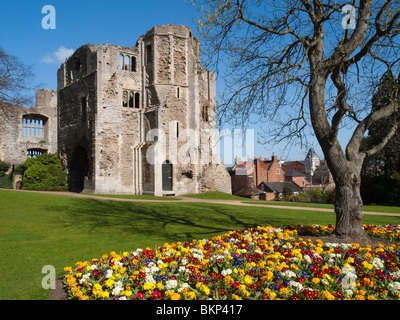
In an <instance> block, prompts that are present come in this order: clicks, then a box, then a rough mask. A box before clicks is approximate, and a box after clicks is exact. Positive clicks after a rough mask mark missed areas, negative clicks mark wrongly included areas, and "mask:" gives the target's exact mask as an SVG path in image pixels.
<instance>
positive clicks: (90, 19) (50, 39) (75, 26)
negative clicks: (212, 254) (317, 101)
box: [0, 0, 323, 164]
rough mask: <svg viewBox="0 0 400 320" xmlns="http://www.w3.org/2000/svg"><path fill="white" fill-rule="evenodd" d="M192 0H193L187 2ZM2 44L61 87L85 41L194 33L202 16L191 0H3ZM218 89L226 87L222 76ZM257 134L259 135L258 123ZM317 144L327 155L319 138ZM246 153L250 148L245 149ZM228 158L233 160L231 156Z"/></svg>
mask: <svg viewBox="0 0 400 320" xmlns="http://www.w3.org/2000/svg"><path fill="white" fill-rule="evenodd" d="M186 2H188V3H186ZM0 3H1V10H0V46H1V47H3V49H4V50H5V51H6V52H8V53H9V54H12V55H15V56H17V57H18V58H19V59H21V60H22V61H23V62H24V63H26V64H27V65H31V66H32V67H33V71H34V73H35V75H36V79H35V80H36V83H37V84H40V85H41V86H42V87H46V88H50V89H54V90H55V89H57V69H58V68H59V67H60V64H61V62H63V61H64V59H65V58H66V57H67V56H68V55H69V54H71V53H72V52H73V51H74V50H76V49H77V48H78V47H80V46H81V45H84V44H87V43H93V44H103V43H110V44H116V45H122V46H134V45H135V43H136V40H137V39H138V38H139V36H140V35H142V34H144V33H145V32H146V31H147V30H149V29H151V28H152V27H153V26H155V25H162V24H167V23H168V24H184V25H188V26H189V27H190V28H191V29H192V31H193V34H194V36H197V35H198V32H197V30H196V22H195V21H196V18H197V17H198V16H199V14H198V12H197V11H196V9H195V8H193V7H192V6H191V5H190V1H187V0H186V1H185V0H140V1H139V0H131V1H121V0H114V1H105V0H96V1H94V0H80V1H77V0H46V1H42V0H25V1H22V0H13V1H11V0H0ZM45 5H52V6H53V7H54V8H55V10H56V28H55V29H54V30H53V29H47V30H46V29H43V28H42V19H43V18H44V17H45V16H46V14H45V13H42V8H43V6H45ZM217 91H223V82H222V81H221V80H219V81H218V84H217ZM254 129H256V132H255V139H256V138H257V128H254ZM310 141H311V142H312V146H313V147H314V148H315V150H316V152H317V154H318V155H319V156H320V157H321V158H322V157H323V154H322V152H321V149H320V148H319V146H318V143H317V142H316V141H315V139H313V138H311V139H310ZM254 152H255V156H267V157H271V155H272V153H273V152H275V154H276V155H277V156H278V157H279V158H281V157H286V158H288V159H290V160H303V159H304V157H305V155H306V153H307V150H304V149H303V150H301V149H300V148H299V147H298V146H292V148H291V149H290V152H289V151H288V149H287V148H286V145H285V144H282V145H280V146H272V145H260V144H257V143H256V142H255V148H254ZM243 155H245V151H243ZM225 164H227V163H226V162H225Z"/></svg>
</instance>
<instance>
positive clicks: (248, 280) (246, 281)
mask: <svg viewBox="0 0 400 320" xmlns="http://www.w3.org/2000/svg"><path fill="white" fill-rule="evenodd" d="M244 283H245V284H247V285H250V284H252V283H253V278H252V277H251V276H249V275H246V276H245V277H244Z"/></svg>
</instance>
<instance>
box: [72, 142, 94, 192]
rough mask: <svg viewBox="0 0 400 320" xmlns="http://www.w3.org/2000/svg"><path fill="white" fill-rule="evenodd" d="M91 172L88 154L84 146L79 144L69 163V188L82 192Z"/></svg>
mask: <svg viewBox="0 0 400 320" xmlns="http://www.w3.org/2000/svg"><path fill="white" fill-rule="evenodd" d="M88 174H89V161H88V155H87V152H86V150H85V148H83V147H82V146H78V147H77V148H76V149H75V151H74V153H73V154H72V158H71V162H70V165H69V189H70V191H72V192H82V191H83V189H84V188H85V177H88Z"/></svg>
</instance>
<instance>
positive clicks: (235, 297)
mask: <svg viewBox="0 0 400 320" xmlns="http://www.w3.org/2000/svg"><path fill="white" fill-rule="evenodd" d="M232 299H233V300H242V298H241V297H239V296H238V295H236V294H232Z"/></svg>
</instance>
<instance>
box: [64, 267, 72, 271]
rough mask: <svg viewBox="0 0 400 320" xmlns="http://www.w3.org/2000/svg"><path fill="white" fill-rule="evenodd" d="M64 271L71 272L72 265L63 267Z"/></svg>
mask: <svg viewBox="0 0 400 320" xmlns="http://www.w3.org/2000/svg"><path fill="white" fill-rule="evenodd" d="M64 272H72V267H65V268H64Z"/></svg>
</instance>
